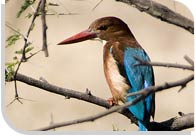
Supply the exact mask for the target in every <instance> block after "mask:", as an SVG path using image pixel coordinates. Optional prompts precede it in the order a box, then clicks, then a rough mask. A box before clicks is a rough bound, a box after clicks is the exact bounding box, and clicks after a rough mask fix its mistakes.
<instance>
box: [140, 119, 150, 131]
mask: <svg viewBox="0 0 195 136" xmlns="http://www.w3.org/2000/svg"><path fill="white" fill-rule="evenodd" d="M138 125H139V131H148V129H147V128H146V126H145V125H144V124H142V123H141V122H140V121H138Z"/></svg>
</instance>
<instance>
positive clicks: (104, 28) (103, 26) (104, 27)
mask: <svg viewBox="0 0 195 136" xmlns="http://www.w3.org/2000/svg"><path fill="white" fill-rule="evenodd" d="M107 28H108V26H106V25H102V26H100V27H99V28H98V30H106V29H107Z"/></svg>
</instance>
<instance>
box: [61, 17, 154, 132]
mask: <svg viewBox="0 0 195 136" xmlns="http://www.w3.org/2000/svg"><path fill="white" fill-rule="evenodd" d="M95 38H99V39H100V40H102V41H105V42H106V43H105V42H103V43H105V44H104V55H103V60H104V73H105V77H106V80H107V83H108V85H109V88H110V90H111V93H112V96H113V98H112V100H113V103H118V101H122V102H129V101H132V100H134V99H135V98H136V97H137V96H129V97H126V94H128V93H132V92H136V91H139V90H141V89H144V88H147V87H149V86H153V85H154V74H153V69H152V66H140V65H136V64H138V63H139V62H138V61H137V59H136V58H135V57H138V58H140V59H142V60H145V61H150V59H149V57H148V55H147V54H146V52H145V51H144V49H143V48H142V47H141V46H140V44H139V43H138V42H137V40H136V39H135V37H134V35H133V34H132V32H131V31H130V29H129V28H128V26H127V24H125V23H124V22H123V21H122V20H121V19H119V18H116V17H103V18H100V19H97V20H95V21H94V22H93V23H92V24H91V25H90V26H89V28H88V29H87V30H85V31H82V32H80V33H78V34H76V35H74V36H72V37H70V38H68V39H66V40H64V41H62V42H60V43H59V44H58V45H63V44H71V43H76V42H81V41H85V40H88V39H95ZM128 109H129V110H130V111H131V112H132V113H133V115H134V116H135V117H136V118H137V120H138V125H139V130H140V131H147V130H148V128H149V123H150V117H151V116H152V117H153V118H154V112H155V95H154V94H151V95H149V96H147V97H146V98H145V99H144V100H141V101H140V102H138V103H137V104H135V105H132V106H130V107H128Z"/></svg>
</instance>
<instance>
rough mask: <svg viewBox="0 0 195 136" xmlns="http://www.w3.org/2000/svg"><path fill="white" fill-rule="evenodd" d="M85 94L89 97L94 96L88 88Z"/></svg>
mask: <svg viewBox="0 0 195 136" xmlns="http://www.w3.org/2000/svg"><path fill="white" fill-rule="evenodd" d="M85 93H86V94H87V95H90V96H91V95H92V94H91V91H90V90H89V89H88V88H86V92H85Z"/></svg>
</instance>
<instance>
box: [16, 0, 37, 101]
mask: <svg viewBox="0 0 195 136" xmlns="http://www.w3.org/2000/svg"><path fill="white" fill-rule="evenodd" d="M40 5H41V0H40V1H39V3H38V5H37V8H36V11H35V13H34V15H33V18H32V21H31V24H30V26H29V28H28V31H27V34H26V38H24V46H23V50H22V57H21V59H20V61H19V63H18V66H17V68H16V71H15V73H14V87H15V98H14V100H13V101H15V100H17V101H19V102H20V103H21V101H20V99H21V98H20V97H19V95H18V90H17V82H16V75H17V73H18V70H19V68H20V66H21V64H22V62H25V61H26V60H27V58H26V53H25V51H26V48H27V47H28V45H29V43H28V40H27V39H28V37H29V35H30V32H31V30H32V28H33V26H34V22H35V19H36V17H37V16H38V12H39V8H40Z"/></svg>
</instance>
